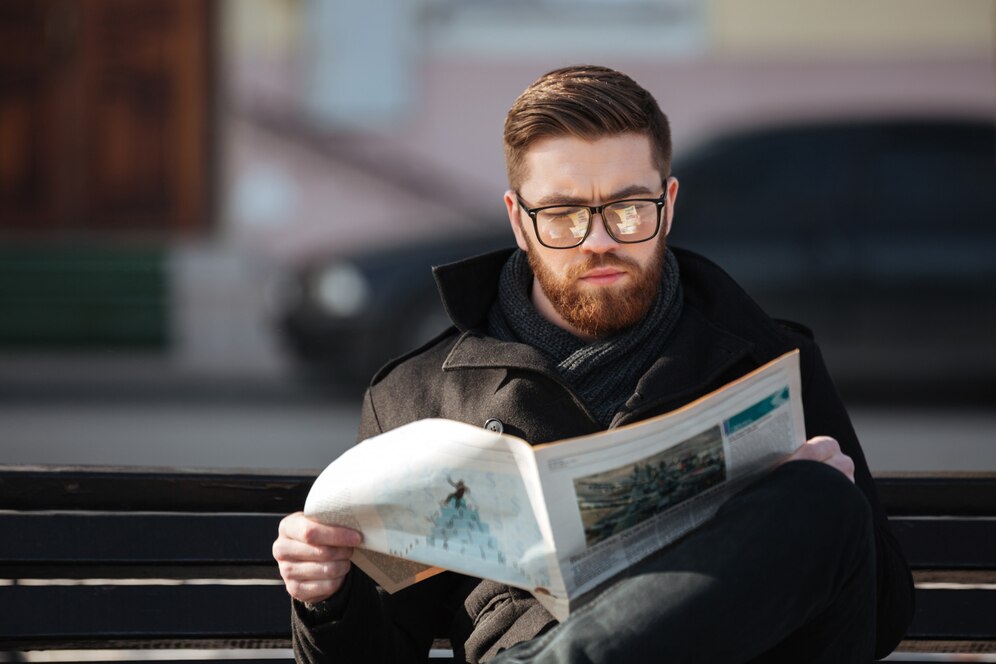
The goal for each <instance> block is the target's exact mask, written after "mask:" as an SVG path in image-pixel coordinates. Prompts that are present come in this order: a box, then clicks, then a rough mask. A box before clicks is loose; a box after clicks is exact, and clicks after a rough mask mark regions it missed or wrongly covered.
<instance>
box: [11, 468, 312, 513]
mask: <svg viewBox="0 0 996 664" xmlns="http://www.w3.org/2000/svg"><path fill="white" fill-rule="evenodd" d="M316 474H317V473H316ZM316 474H302V473H291V472H288V473H278V472H272V471H271V472H257V473H254V472H249V471H198V470H189V471H188V470H164V469H157V468H149V469H142V468H129V469H122V468H102V467H97V466H94V467H78V466H73V467H35V466H0V509H9V510H107V511H116V512H142V511H153V512H156V511H182V512H187V511H190V512H268V513H274V514H289V513H290V512H294V511H297V510H299V509H301V507H302V506H303V505H304V500H305V498H306V497H307V495H308V490H309V489H310V488H311V485H312V484H313V483H314V481H315V477H316Z"/></svg>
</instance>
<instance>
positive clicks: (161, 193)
mask: <svg viewBox="0 0 996 664" xmlns="http://www.w3.org/2000/svg"><path fill="white" fill-rule="evenodd" d="M994 21H996V18H994V11H993V4H992V3H991V2H990V1H989V0H965V1H964V2H959V3H956V4H947V3H936V2H931V1H929V0H885V1H883V2H877V3H873V4H872V5H868V4H857V3H839V2H838V3H833V2H829V1H821V2H815V3H795V2H791V1H790V0H756V1H754V2H751V3H742V2H738V1H737V0H709V1H708V2H696V1H694V0H578V1H574V2H568V1H567V0H531V1H527V0H519V1H510V2H488V1H486V0H418V1H414V0H255V1H253V2H245V1H243V0H213V1H202V0H143V1H142V2H129V1H127V0H23V1H21V0H3V1H2V2H0V42H2V43H3V44H4V45H5V46H4V48H2V49H0V282H2V285H0V298H2V302H0V305H2V307H0V312H2V313H0V351H2V352H3V353H8V354H11V353H22V354H23V353H40V352H49V351H52V350H57V351H65V350H67V349H70V350H73V349H76V350H79V349H106V348H116V349H120V348H131V349H134V350H137V351H140V352H146V353H151V354H156V355H158V356H160V357H162V358H164V359H165V360H166V361H167V362H168V364H169V365H170V366H175V367H180V368H181V369H183V370H186V371H190V372H194V373H227V374H233V375H235V374H258V375H279V374H281V373H282V372H283V371H285V370H286V367H285V364H284V359H283V356H282V353H281V351H280V349H279V347H278V344H277V342H276V340H275V339H274V337H273V334H272V330H271V329H270V327H269V320H268V308H267V307H268V298H269V297H271V296H272V293H270V291H269V290H268V289H269V284H271V283H272V277H273V276H274V274H276V273H279V271H280V270H281V269H284V268H285V267H286V266H291V265H294V264H295V263H296V262H299V261H302V260H305V259H307V258H309V257H311V256H314V255H315V254H317V253H322V252H328V251H333V250H343V249H347V248H356V247H361V246H365V245H369V244H374V243H381V244H382V243H404V242H406V241H408V240H410V239H412V238H414V237H421V236H425V235H429V234H433V233H439V232H462V231H468V230H473V229H474V228H475V227H480V225H482V224H496V223H499V224H500V223H502V221H501V220H502V215H503V209H502V203H501V195H502V192H503V191H504V188H505V178H504V168H503V163H502V153H501V130H502V122H503V119H504V115H505V112H506V110H507V109H508V107H509V105H510V104H511V103H512V101H513V100H514V99H515V97H516V95H517V94H518V93H519V92H520V91H521V90H522V89H523V88H524V87H525V86H526V85H528V84H529V83H530V82H531V81H532V80H534V79H535V78H536V77H537V76H538V75H539V74H541V73H543V72H545V71H547V70H549V69H553V68H555V67H558V66H563V65H566V64H572V63H578V62H592V63H597V64H606V65H609V66H613V67H617V68H620V69H622V70H623V71H626V72H627V73H629V74H630V75H631V76H633V77H634V78H635V79H636V80H637V81H639V82H640V83H641V84H643V85H644V86H645V87H647V88H648V89H650V90H651V91H652V92H653V93H654V94H655V95H656V96H657V98H658V99H659V101H660V103H661V105H662V107H663V108H664V110H665V112H666V113H667V114H668V115H669V116H670V118H671V121H672V126H673V131H674V137H675V147H676V150H677V151H679V152H680V151H682V150H685V149H688V148H689V147H690V146H693V145H694V144H695V143H696V142H698V141H700V140H702V139H704V138H706V137H708V136H710V135H711V134H712V133H714V132H716V131H720V130H724V129H729V128H733V127H741V126H749V125H752V124H763V123H772V122H791V121H794V120H798V119H812V118H815V117H835V116H865V117H867V116H869V115H880V114H889V115H907V114H918V115H923V114H937V115H966V116H973V117H978V116H985V117H992V116H993V113H994V108H996V93H994V83H993V81H994V70H993V53H994V49H993V44H994V42H993V33H994ZM759 167H763V163H759ZM678 175H679V177H680V173H679V174H678ZM678 223H680V218H679V220H678Z"/></svg>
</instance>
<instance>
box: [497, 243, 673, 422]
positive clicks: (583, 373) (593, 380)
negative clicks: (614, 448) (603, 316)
mask: <svg viewBox="0 0 996 664" xmlns="http://www.w3.org/2000/svg"><path fill="white" fill-rule="evenodd" d="M678 276H679V275H678V261H677V259H676V258H675V257H674V254H672V253H671V250H670V249H667V250H666V251H665V254H664V269H663V270H662V275H661V277H662V278H661V287H660V289H659V290H658V292H657V299H656V300H655V301H654V303H653V305H652V306H651V308H650V311H649V312H647V315H646V316H644V317H643V319H642V320H641V321H640V322H639V323H637V324H636V325H634V326H633V327H630V328H627V329H625V330H622V331H621V332H618V333H616V334H614V335H612V336H610V337H606V338H604V339H597V340H595V341H593V342H590V343H589V342H587V341H585V340H584V339H581V338H579V337H576V336H574V335H573V334H571V333H570V332H568V331H567V330H564V329H563V328H560V327H558V326H556V325H554V324H553V323H551V322H549V321H548V320H546V319H545V318H543V317H542V316H540V315H539V312H537V311H536V308H535V307H534V306H533V303H532V299H531V297H530V295H531V289H532V283H533V272H532V269H531V268H530V267H529V261H528V259H527V257H526V254H525V253H524V252H523V251H521V250H516V251H515V252H514V253H513V254H512V255H511V256H510V257H509V259H508V261H507V262H506V263H505V266H504V268H502V272H501V276H500V277H499V281H498V298H497V300H496V301H495V303H494V304H493V305H492V306H491V309H490V311H489V312H488V334H489V335H491V336H493V337H495V338H497V339H499V340H501V341H511V342H519V343H525V344H529V345H530V346H534V347H536V348H537V349H539V350H540V351H541V352H542V353H543V354H545V355H546V356H547V357H549V358H550V359H551V360H553V362H554V363H555V364H556V367H557V371H558V372H559V373H560V375H561V376H562V377H563V378H564V380H565V381H566V382H567V384H568V385H570V386H571V388H572V389H573V390H574V391H575V392H576V393H577V394H578V395H579V396H580V397H581V398H582V400H584V402H585V404H587V406H588V409H589V410H590V411H591V413H592V415H594V416H595V418H596V419H597V420H598V421H599V423H601V425H602V426H603V427H606V428H608V426H609V425H610V424H611V423H612V418H613V417H614V415H615V414H616V412H617V411H618V410H619V408H620V407H621V406H622V405H623V404H625V403H626V401H627V400H628V399H629V397H630V396H632V395H633V393H634V392H635V390H636V384H637V382H638V381H639V379H640V377H641V376H642V375H643V374H644V373H645V372H646V371H647V370H648V369H649V368H650V366H651V365H652V364H653V363H654V361H655V360H656V359H657V358H658V357H660V355H661V352H662V351H663V350H664V345H665V344H666V343H667V340H668V337H669V336H670V334H671V331H672V330H673V329H674V326H675V323H677V321H678V318H679V317H680V316H681V307H682V302H683V300H682V292H681V282H680V280H679V278H678Z"/></svg>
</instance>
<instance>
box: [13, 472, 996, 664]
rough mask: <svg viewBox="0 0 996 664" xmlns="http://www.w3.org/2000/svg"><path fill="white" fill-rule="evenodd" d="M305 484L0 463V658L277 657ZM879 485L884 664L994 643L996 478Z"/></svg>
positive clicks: (288, 476) (994, 648) (939, 477)
mask: <svg viewBox="0 0 996 664" xmlns="http://www.w3.org/2000/svg"><path fill="white" fill-rule="evenodd" d="M313 480H314V476H313V475H309V474H293V473H275V472H207V471H194V470H191V471H180V470H161V469H136V468H96V467H92V468H62V467H58V468H57V467H24V466H19V467H11V466H7V467H4V466H0V656H2V654H3V652H4V651H7V652H9V653H11V654H9V655H8V659H14V660H15V661H16V660H17V659H18V653H19V652H23V651H31V650H62V651H74V650H85V649H101V650H103V649H111V650H132V649H142V650H148V649H164V650H165V649H168V650H176V649H198V650H206V651H209V652H208V654H207V656H208V657H211V652H210V651H219V650H226V651H231V650H240V649H276V650H274V651H270V652H269V653H262V651H260V652H261V654H263V655H264V658H263V659H262V660H259V659H255V658H253V659H252V661H254V662H257V663H258V664H262V663H265V662H266V661H268V660H270V661H286V660H287V659H289V657H290V654H289V652H288V651H286V649H287V648H289V647H290V634H289V611H290V608H289V603H288V598H287V595H286V592H285V591H284V588H283V585H282V583H281V582H280V577H279V574H278V572H277V568H276V565H275V563H274V562H273V560H272V558H271V556H270V545H271V543H272V541H273V538H274V536H275V533H276V528H277V523H278V521H279V520H280V518H281V517H282V515H284V514H286V513H288V512H292V511H295V510H297V509H300V507H301V505H303V503H304V499H305V496H306V494H307V491H308V488H309V487H310V485H311V483H312V481H313ZM877 482H878V486H879V490H880V491H881V494H882V499H883V501H884V503H885V505H886V509H887V511H888V512H889V513H890V514H891V515H893V516H892V522H893V525H894V528H895V531H896V534H897V536H898V537H899V538H900V541H901V542H902V545H903V547H904V549H905V551H906V553H907V555H908V557H909V560H910V563H911V565H912V566H913V567H914V569H915V572H914V574H915V577H916V580H917V585H918V588H917V613H916V617H915V619H914V622H913V625H912V627H911V629H910V632H909V635H908V639H907V640H906V641H904V642H903V644H902V645H901V647H900V649H899V651H898V652H897V654H894V655H893V656H892V657H891V658H890V659H889V661H897V662H907V661H910V662H912V661H922V659H917V658H916V654H918V653H938V652H941V653H978V652H985V653H994V652H996V473H976V474H964V473H960V474H930V475H890V476H882V477H879V478H877ZM66 654H69V653H68V652H67V653H66ZM215 654H219V653H215ZM225 654H226V656H229V657H231V656H232V655H233V654H234V655H236V657H235V661H240V660H239V658H238V653H231V652H229V653H225ZM437 654H439V655H443V652H442V651H437ZM907 654H909V656H907ZM0 658H2V657H0ZM180 659H182V657H179V656H177V657H176V658H175V661H179V660H180ZM243 659H245V661H247V662H248V661H249V659H250V658H248V657H244V658H243ZM434 661H435V660H434Z"/></svg>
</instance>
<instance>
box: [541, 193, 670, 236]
mask: <svg viewBox="0 0 996 664" xmlns="http://www.w3.org/2000/svg"><path fill="white" fill-rule="evenodd" d="M602 217H603V218H604V220H605V226H606V228H607V229H608V231H609V235H611V236H612V237H613V238H614V239H615V240H617V241H619V242H643V241H644V240H649V239H650V238H651V237H653V236H654V234H655V233H656V232H657V219H658V216H657V205H656V204H655V203H652V202H646V201H621V202H619V203H614V204H612V205H609V206H607V207H606V208H605V209H604V210H603V211H602ZM591 221H592V214H591V210H589V209H588V208H585V207H557V208H548V209H546V210H541V211H539V212H537V214H536V230H537V233H538V235H539V236H540V239H541V240H542V241H543V243H544V244H546V245H547V246H550V247H572V246H575V245H577V244H580V242H581V241H582V240H583V239H584V237H585V235H587V233H588V226H589V224H591Z"/></svg>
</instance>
